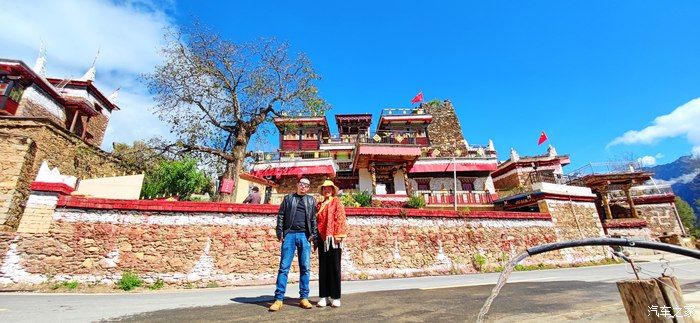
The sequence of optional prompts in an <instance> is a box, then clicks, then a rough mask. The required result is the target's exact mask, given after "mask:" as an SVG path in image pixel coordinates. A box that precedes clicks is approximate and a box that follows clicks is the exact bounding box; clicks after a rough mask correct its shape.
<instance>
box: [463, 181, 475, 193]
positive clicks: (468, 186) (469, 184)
mask: <svg viewBox="0 0 700 323" xmlns="http://www.w3.org/2000/svg"><path fill="white" fill-rule="evenodd" d="M473 190H474V183H472V182H466V181H462V191H473Z"/></svg>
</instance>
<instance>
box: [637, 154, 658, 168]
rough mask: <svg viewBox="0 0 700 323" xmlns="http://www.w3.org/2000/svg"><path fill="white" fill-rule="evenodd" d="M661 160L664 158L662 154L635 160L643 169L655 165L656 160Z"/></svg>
mask: <svg viewBox="0 0 700 323" xmlns="http://www.w3.org/2000/svg"><path fill="white" fill-rule="evenodd" d="M661 158H664V154H662V153H657V154H656V155H654V156H643V157H640V158H637V163H639V164H640V165H642V166H643V167H649V166H654V165H656V162H657V160H658V159H661Z"/></svg>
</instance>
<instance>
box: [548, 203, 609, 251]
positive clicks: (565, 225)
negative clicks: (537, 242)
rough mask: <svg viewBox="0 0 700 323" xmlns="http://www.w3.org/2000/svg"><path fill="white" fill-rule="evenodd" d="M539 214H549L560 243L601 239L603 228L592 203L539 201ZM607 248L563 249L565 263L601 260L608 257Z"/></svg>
mask: <svg viewBox="0 0 700 323" xmlns="http://www.w3.org/2000/svg"><path fill="white" fill-rule="evenodd" d="M538 206H539V209H540V212H545V213H549V214H550V215H551V216H552V222H553V223H554V228H555V231H556V235H557V238H558V239H559V240H560V241H566V240H579V239H586V238H598V237H603V236H604V235H605V234H604V232H603V226H602V224H601V223H600V219H599V217H598V211H597V210H596V207H595V204H594V203H593V202H572V201H558V200H541V201H539V202H538ZM608 249H609V248H608V247H581V248H571V249H563V250H562V253H563V254H564V257H565V259H566V260H567V261H576V260H578V259H584V258H585V259H588V260H602V259H603V258H605V257H607V256H608Z"/></svg>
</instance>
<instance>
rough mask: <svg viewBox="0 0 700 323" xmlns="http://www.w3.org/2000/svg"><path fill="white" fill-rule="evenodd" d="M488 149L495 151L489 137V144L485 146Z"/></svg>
mask: <svg viewBox="0 0 700 323" xmlns="http://www.w3.org/2000/svg"><path fill="white" fill-rule="evenodd" d="M487 149H488V150H489V151H496V148H495V147H494V146H493V140H491V139H489V146H488V147H487Z"/></svg>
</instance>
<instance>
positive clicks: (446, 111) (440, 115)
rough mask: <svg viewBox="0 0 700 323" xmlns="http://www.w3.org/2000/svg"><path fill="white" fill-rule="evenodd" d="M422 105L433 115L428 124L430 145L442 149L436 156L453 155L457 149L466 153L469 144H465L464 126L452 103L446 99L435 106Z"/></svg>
mask: <svg viewBox="0 0 700 323" xmlns="http://www.w3.org/2000/svg"><path fill="white" fill-rule="evenodd" d="M422 106H423V107H424V108H425V111H426V112H427V113H428V114H430V115H432V116H433V121H432V122H431V123H430V125H428V137H429V138H430V146H431V147H433V148H435V149H438V150H439V151H440V153H439V154H437V155H435V156H434V157H438V156H448V157H452V156H453V155H454V151H456V150H457V149H459V150H461V151H462V153H463V154H464V153H466V152H467V146H466V145H465V144H464V134H463V133H462V126H461V125H460V123H459V119H458V118H457V114H456V113H455V109H454V107H453V106H452V103H451V102H450V101H449V100H445V101H444V102H443V103H442V104H439V105H436V106H434V107H430V106H428V105H426V104H424V105H422Z"/></svg>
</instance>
